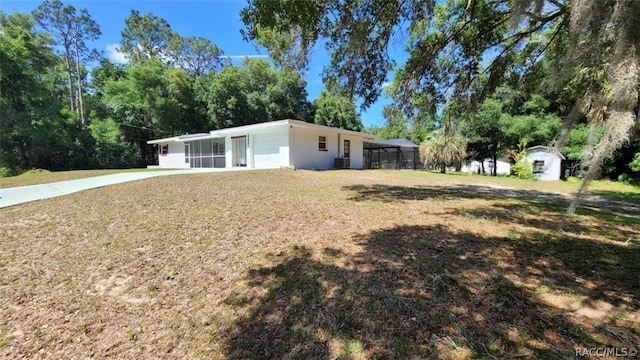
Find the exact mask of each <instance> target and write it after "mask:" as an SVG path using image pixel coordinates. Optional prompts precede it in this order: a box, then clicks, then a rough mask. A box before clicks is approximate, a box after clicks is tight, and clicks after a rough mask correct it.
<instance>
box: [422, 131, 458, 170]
mask: <svg viewBox="0 0 640 360" xmlns="http://www.w3.org/2000/svg"><path fill="white" fill-rule="evenodd" d="M466 154H467V140H466V139H465V138H464V137H462V136H460V135H454V134H449V133H447V131H445V130H444V129H439V130H435V131H433V132H431V133H430V134H429V135H427V138H426V139H425V140H424V141H423V142H422V144H420V160H421V161H422V163H423V164H424V166H425V168H427V167H431V166H432V167H434V168H440V172H441V173H443V174H444V173H445V172H446V171H447V166H458V164H460V163H462V160H463V159H464V158H465V157H466Z"/></svg>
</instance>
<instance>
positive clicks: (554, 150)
mask: <svg viewBox="0 0 640 360" xmlns="http://www.w3.org/2000/svg"><path fill="white" fill-rule="evenodd" d="M532 150H542V151H544V152H550V153H555V154H556V155H558V157H560V159H562V160H565V157H564V155H562V153H561V152H560V151H558V150H556V149H554V148H552V147H549V146H542V145H537V146H532V147H530V148H527V149H526V151H527V152H529V151H532Z"/></svg>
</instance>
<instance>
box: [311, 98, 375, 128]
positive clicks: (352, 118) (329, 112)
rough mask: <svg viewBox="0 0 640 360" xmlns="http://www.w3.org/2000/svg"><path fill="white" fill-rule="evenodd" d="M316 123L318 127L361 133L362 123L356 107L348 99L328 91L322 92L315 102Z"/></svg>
mask: <svg viewBox="0 0 640 360" xmlns="http://www.w3.org/2000/svg"><path fill="white" fill-rule="evenodd" d="M313 107H314V108H315V116H314V122H315V123H316V124H318V125H324V126H332V127H337V128H341V129H347V130H353V131H361V130H362V128H363V126H362V121H361V120H360V114H358V113H357V112H356V105H355V104H354V103H353V101H351V100H350V99H348V98H347V97H344V96H340V95H333V94H331V93H330V92H329V91H327V90H323V91H322V92H320V95H319V96H318V98H317V99H315V100H314V101H313Z"/></svg>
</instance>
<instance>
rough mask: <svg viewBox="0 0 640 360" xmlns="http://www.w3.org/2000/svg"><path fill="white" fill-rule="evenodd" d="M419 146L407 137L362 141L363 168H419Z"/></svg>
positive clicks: (420, 166)
mask: <svg viewBox="0 0 640 360" xmlns="http://www.w3.org/2000/svg"><path fill="white" fill-rule="evenodd" d="M419 148H420V147H419V146H418V145H416V144H414V143H412V142H411V141H409V140H407V139H390V140H370V139H366V140H365V141H364V168H365V169H396V170H399V169H413V170H416V169H421V168H422V163H421V162H420V152H419Z"/></svg>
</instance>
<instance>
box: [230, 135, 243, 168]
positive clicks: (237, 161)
mask: <svg viewBox="0 0 640 360" xmlns="http://www.w3.org/2000/svg"><path fill="white" fill-rule="evenodd" d="M231 157H232V161H233V166H247V137H246V136H236V137H232V138H231Z"/></svg>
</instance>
